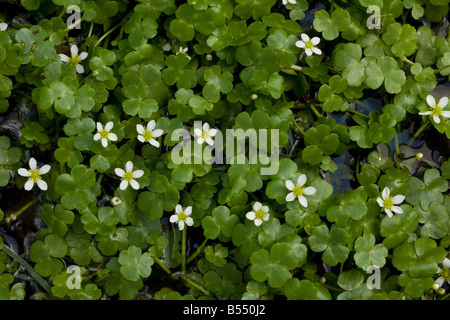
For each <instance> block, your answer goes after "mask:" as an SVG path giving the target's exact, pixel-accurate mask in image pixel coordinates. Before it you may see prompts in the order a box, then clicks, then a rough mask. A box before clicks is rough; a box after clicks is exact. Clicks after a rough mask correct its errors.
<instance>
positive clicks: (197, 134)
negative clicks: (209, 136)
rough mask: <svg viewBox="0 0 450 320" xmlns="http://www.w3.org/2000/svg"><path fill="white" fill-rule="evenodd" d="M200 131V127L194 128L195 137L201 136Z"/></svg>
mask: <svg viewBox="0 0 450 320" xmlns="http://www.w3.org/2000/svg"><path fill="white" fill-rule="evenodd" d="M202 133H203V131H202V129H200V128H195V129H194V135H196V136H197V137H201V136H202Z"/></svg>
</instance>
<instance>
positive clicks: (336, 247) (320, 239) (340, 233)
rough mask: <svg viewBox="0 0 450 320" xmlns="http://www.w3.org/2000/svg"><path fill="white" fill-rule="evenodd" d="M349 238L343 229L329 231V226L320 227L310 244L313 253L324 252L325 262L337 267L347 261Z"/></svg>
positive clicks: (332, 228)
mask: <svg viewBox="0 0 450 320" xmlns="http://www.w3.org/2000/svg"><path fill="white" fill-rule="evenodd" d="M347 238H348V235H347V232H346V231H345V230H344V229H342V228H339V227H336V226H332V227H331V229H330V230H329V229H328V227H327V226H325V225H320V226H317V227H315V228H314V229H313V232H312V235H311V236H310V237H309V238H308V243H309V245H310V247H311V250H312V251H314V252H323V254H322V260H323V262H325V263H327V264H329V265H330V266H335V265H337V264H338V263H339V262H344V261H345V260H346V259H347V256H348V253H349V249H348V247H347V246H346V244H347Z"/></svg>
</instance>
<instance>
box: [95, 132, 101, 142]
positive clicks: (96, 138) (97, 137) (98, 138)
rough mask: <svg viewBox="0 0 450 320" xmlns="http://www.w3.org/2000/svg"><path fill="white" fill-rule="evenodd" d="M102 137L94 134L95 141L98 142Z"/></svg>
mask: <svg viewBox="0 0 450 320" xmlns="http://www.w3.org/2000/svg"><path fill="white" fill-rule="evenodd" d="M101 137H102V136H101V135H100V133H98V132H97V133H96V134H94V140H95V141H97V140H100V138H101Z"/></svg>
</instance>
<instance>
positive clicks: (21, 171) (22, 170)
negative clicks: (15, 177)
mask: <svg viewBox="0 0 450 320" xmlns="http://www.w3.org/2000/svg"><path fill="white" fill-rule="evenodd" d="M17 173H18V174H19V175H20V176H22V177H29V176H31V173H30V171H28V170H27V169H25V168H20V169H19V170H17Z"/></svg>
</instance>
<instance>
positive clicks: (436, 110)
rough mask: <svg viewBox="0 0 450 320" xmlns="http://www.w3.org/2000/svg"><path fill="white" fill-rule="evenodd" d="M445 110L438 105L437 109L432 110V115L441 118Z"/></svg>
mask: <svg viewBox="0 0 450 320" xmlns="http://www.w3.org/2000/svg"><path fill="white" fill-rule="evenodd" d="M443 110H444V108H443V107H441V106H440V105H437V106H436V107H435V108H431V115H432V116H437V117H439V116H440V115H441V114H442V111H443Z"/></svg>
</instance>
